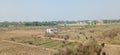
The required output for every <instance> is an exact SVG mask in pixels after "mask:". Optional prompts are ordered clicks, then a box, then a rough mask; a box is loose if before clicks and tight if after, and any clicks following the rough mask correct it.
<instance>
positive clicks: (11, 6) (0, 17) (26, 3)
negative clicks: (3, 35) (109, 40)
mask: <svg viewBox="0 0 120 55" xmlns="http://www.w3.org/2000/svg"><path fill="white" fill-rule="evenodd" d="M85 19H89V20H90V19H120V0H0V21H52V20H85Z"/></svg>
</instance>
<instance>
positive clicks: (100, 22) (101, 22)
mask: <svg viewBox="0 0 120 55" xmlns="http://www.w3.org/2000/svg"><path fill="white" fill-rule="evenodd" d="M103 24H104V22H103V20H97V21H96V25H103Z"/></svg>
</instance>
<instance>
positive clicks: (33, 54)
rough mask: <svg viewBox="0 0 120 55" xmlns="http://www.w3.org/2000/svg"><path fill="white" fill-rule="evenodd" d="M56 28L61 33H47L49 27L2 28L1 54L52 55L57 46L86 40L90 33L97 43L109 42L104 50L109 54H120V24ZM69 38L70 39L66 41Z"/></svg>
mask: <svg viewBox="0 0 120 55" xmlns="http://www.w3.org/2000/svg"><path fill="white" fill-rule="evenodd" d="M56 27H58V33H56V34H50V35H49V34H45V30H46V29H47V28H51V27H47V26H44V27H8V28H7V27H6V28H2V27H1V28H0V55H41V54H42V55H52V53H53V52H55V51H56V50H57V49H61V48H63V47H66V46H68V47H71V48H73V47H75V46H76V45H78V43H84V42H86V41H87V39H86V38H91V36H92V38H94V39H95V40H96V42H97V44H100V43H106V46H105V47H104V48H103V51H105V52H106V54H107V55H108V54H109V55H113V54H114V55H119V52H120V46H119V45H120V42H119V40H120V24H116V25H114V24H112V25H95V26H86V25H85V26H79V25H78V26H67V27H63V26H56ZM66 37H69V38H68V39H67V40H64V38H66ZM88 42H89V41H88ZM113 50H114V51H113Z"/></svg>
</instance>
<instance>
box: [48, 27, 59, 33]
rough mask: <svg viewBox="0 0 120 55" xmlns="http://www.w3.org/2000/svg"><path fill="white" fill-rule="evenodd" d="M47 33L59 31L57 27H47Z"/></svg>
mask: <svg viewBox="0 0 120 55" xmlns="http://www.w3.org/2000/svg"><path fill="white" fill-rule="evenodd" d="M46 33H50V34H52V33H57V28H49V29H46Z"/></svg>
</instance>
